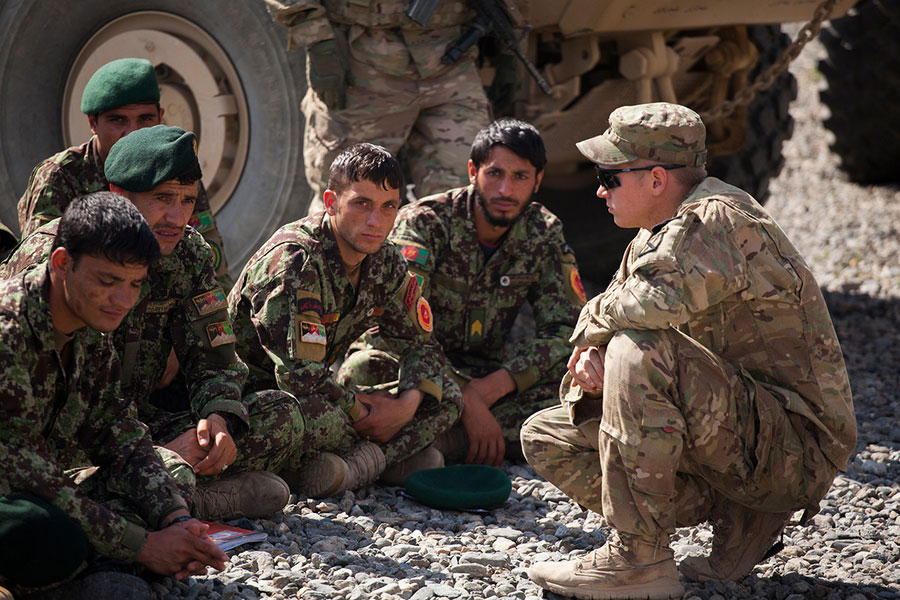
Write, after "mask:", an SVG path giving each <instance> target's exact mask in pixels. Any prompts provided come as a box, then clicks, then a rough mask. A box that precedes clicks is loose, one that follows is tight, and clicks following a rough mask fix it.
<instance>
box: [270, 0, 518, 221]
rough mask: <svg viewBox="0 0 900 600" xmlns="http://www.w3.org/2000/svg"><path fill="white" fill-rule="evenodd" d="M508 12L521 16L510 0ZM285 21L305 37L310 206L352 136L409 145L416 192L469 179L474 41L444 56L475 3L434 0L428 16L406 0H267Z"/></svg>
mask: <svg viewBox="0 0 900 600" xmlns="http://www.w3.org/2000/svg"><path fill="white" fill-rule="evenodd" d="M510 4H511V6H510V8H511V16H512V18H513V19H516V18H520V17H518V12H517V11H516V6H515V5H514V4H513V3H510ZM266 5H267V6H268V8H269V12H270V13H271V14H272V16H273V18H274V19H275V21H276V22H277V23H280V24H281V25H284V26H286V27H288V48H289V49H290V48H297V47H300V46H305V48H306V57H307V58H306V60H307V75H308V77H307V79H308V83H309V87H308V89H307V92H306V96H305V97H304V98H303V103H302V108H303V114H304V115H305V116H306V129H305V134H304V140H303V158H304V163H305V170H306V177H307V180H308V182H309V187H310V188H311V189H312V190H313V205H312V206H311V209H310V214H312V212H314V211H317V210H321V198H322V192H323V191H324V190H323V189H322V186H323V184H324V183H325V182H327V181H328V169H329V166H330V165H331V162H332V161H333V160H334V158H335V157H336V156H337V154H338V153H339V152H340V151H341V150H343V149H344V148H347V147H349V146H350V145H351V144H354V143H357V142H372V143H375V144H380V145H382V146H384V147H385V148H387V149H388V151H390V152H391V153H393V154H394V155H395V156H396V155H397V153H398V152H399V151H400V149H401V147H403V146H404V145H406V147H407V152H406V158H407V162H408V167H409V172H410V174H411V176H412V180H413V182H414V183H415V185H416V195H417V196H419V197H422V196H426V195H430V194H436V193H438V192H442V191H444V190H446V189H448V188H451V187H456V186H459V185H464V184H465V181H466V172H465V168H464V167H465V161H466V151H467V147H466V144H467V143H468V140H471V139H472V138H473V137H474V136H475V133H476V132H477V131H478V130H479V129H481V128H482V127H484V126H485V125H486V124H487V123H488V120H489V114H490V113H489V104H488V100H487V97H486V96H485V93H484V88H483V85H482V82H481V78H480V76H479V74H478V69H477V67H476V65H475V60H474V52H475V51H474V50H473V51H471V52H469V53H467V54H466V55H464V56H463V57H462V58H461V59H460V60H459V61H458V62H457V63H456V64H453V65H446V64H444V63H442V62H441V57H442V56H443V55H444V53H445V52H446V51H447V48H448V47H449V46H451V45H452V44H453V42H455V41H456V40H457V39H459V38H460V36H461V35H462V34H463V33H464V32H465V30H466V28H467V27H468V26H469V25H470V24H471V22H472V20H473V18H474V14H475V13H474V11H473V10H471V9H470V8H468V7H467V6H466V3H465V1H464V0H444V1H442V2H440V3H439V4H438V6H437V8H436V9H435V11H434V14H433V15H432V16H431V19H430V20H429V21H428V23H427V25H426V26H424V27H423V26H422V25H420V24H419V23H417V22H415V21H413V20H412V19H411V18H409V17H408V16H407V15H406V11H407V10H408V9H409V5H410V2H409V0H379V1H377V2H374V1H373V2H364V3H361V2H345V1H338V0H266Z"/></svg>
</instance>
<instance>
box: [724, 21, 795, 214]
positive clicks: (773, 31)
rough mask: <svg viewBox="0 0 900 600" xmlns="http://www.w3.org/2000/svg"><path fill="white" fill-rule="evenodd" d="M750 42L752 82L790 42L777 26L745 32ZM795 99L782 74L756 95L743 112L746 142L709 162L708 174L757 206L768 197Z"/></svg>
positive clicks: (790, 82)
mask: <svg viewBox="0 0 900 600" xmlns="http://www.w3.org/2000/svg"><path fill="white" fill-rule="evenodd" d="M747 34H748V36H749V38H750V41H751V42H753V43H754V44H755V45H756V47H757V48H758V49H759V62H758V63H757V66H756V67H755V68H754V69H753V71H752V72H751V73H750V81H751V82H752V81H754V80H755V79H756V77H757V75H759V73H760V72H762V71H763V70H764V69H766V68H767V67H769V65H771V64H772V63H774V62H775V61H776V60H777V59H778V57H779V56H781V53H782V52H783V51H784V49H785V48H787V46H788V45H789V44H790V38H788V36H787V35H785V34H783V33H781V28H780V27H779V26H778V25H772V26H753V27H748V28H747ZM796 97H797V80H796V79H794V76H793V75H791V73H790V72H788V71H786V72H785V73H783V74H782V75H781V76H780V77H779V78H778V79H777V80H776V81H775V83H774V84H773V85H772V87H770V88H769V89H768V90H766V91H764V92H762V93H760V94H758V95H757V96H756V98H755V99H754V100H753V101H752V102H751V103H750V105H749V106H748V108H747V121H746V125H747V141H746V143H745V144H744V147H743V148H742V149H741V151H740V152H737V153H736V154H730V155H727V156H718V157H715V158H713V159H712V160H711V161H710V164H709V168H708V171H709V174H710V175H712V176H713V177H718V178H719V179H721V180H723V181H725V182H727V183H730V184H731V185H734V186H737V187H739V188H741V189H743V190H745V191H746V192H749V193H750V194H751V195H752V196H753V197H754V198H756V199H757V200H758V201H759V202H765V200H766V198H767V197H768V195H769V180H771V179H772V178H773V177H777V176H778V174H779V173H780V172H781V168H782V167H783V166H784V157H783V156H782V155H781V148H782V146H783V145H784V142H785V140H788V139H790V137H791V134H792V133H793V131H794V119H793V117H791V115H790V113H789V112H788V108H789V107H790V104H791V101H792V100H793V99H794V98H796Z"/></svg>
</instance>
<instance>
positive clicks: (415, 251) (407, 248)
mask: <svg viewBox="0 0 900 600" xmlns="http://www.w3.org/2000/svg"><path fill="white" fill-rule="evenodd" d="M397 246H399V247H400V251H401V252H402V253H403V256H404V257H405V258H406V260H407V261H409V262H411V263H418V264H420V265H424V264H426V263H427V262H428V257H429V256H430V255H431V252H430V251H429V250H428V249H427V248H423V247H422V246H419V245H418V244H411V243H409V242H397Z"/></svg>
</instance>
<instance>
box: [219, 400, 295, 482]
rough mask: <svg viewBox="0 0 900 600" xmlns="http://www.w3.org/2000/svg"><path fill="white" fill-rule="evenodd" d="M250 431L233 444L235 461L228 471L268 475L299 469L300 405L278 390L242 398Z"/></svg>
mask: <svg viewBox="0 0 900 600" xmlns="http://www.w3.org/2000/svg"><path fill="white" fill-rule="evenodd" d="M243 400H244V405H245V406H246V407H247V411H248V412H249V413H250V430H249V431H247V432H246V433H245V434H244V435H242V436H241V437H240V438H239V439H238V440H237V451H238V457H237V460H235V461H234V465H232V468H233V469H234V470H241V471H269V472H270V473H278V472H280V471H282V470H283V469H292V468H293V469H295V468H297V467H299V465H300V463H301V461H302V459H303V456H304V454H306V453H307V452H308V451H309V450H310V449H308V448H306V446H305V442H306V441H307V440H306V422H305V419H304V416H303V414H302V409H301V405H300V402H299V401H298V400H297V398H295V397H294V396H293V395H291V394H289V393H287V392H283V391H281V390H262V391H260V392H255V393H253V394H250V395H248V396H246V397H245V398H244V399H243Z"/></svg>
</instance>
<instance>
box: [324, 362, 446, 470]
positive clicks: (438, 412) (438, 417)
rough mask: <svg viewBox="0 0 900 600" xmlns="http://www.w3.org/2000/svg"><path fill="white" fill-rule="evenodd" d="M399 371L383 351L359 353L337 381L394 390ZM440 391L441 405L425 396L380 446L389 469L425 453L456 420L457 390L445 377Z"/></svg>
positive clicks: (343, 369)
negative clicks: (438, 436) (414, 410)
mask: <svg viewBox="0 0 900 600" xmlns="http://www.w3.org/2000/svg"><path fill="white" fill-rule="evenodd" d="M399 367H400V363H399V361H398V360H397V359H396V358H394V357H393V356H392V355H391V354H389V353H387V352H385V351H383V350H377V349H374V348H367V349H360V350H357V351H355V352H352V353H351V354H348V355H347V358H346V359H344V362H343V364H342V365H341V368H340V370H339V371H338V374H337V376H336V380H337V381H338V383H340V384H341V385H346V386H363V387H365V386H376V385H377V386H379V387H385V386H387V387H391V386H396V384H397V369H398V368H399ZM442 388H443V398H442V400H441V402H436V401H435V400H434V399H433V398H431V397H428V396H426V397H425V399H424V400H423V401H422V404H421V405H420V406H419V409H418V410H417V411H416V414H415V416H414V417H413V420H412V421H410V422H409V423H407V424H406V425H404V426H403V428H401V429H400V431H398V432H397V434H396V435H395V436H394V437H393V438H391V440H390V441H388V442H386V443H384V444H381V447H382V450H383V451H384V456H385V460H386V462H387V465H388V467H390V466H392V465H396V464H397V463H399V462H400V461H403V460H405V459H407V458H409V457H411V456H413V455H414V454H416V453H417V452H419V451H421V450H423V449H425V448H426V447H427V446H429V445H430V444H431V443H432V442H433V441H434V438H435V436H437V435H438V434H440V433H443V432H444V431H447V430H448V429H450V427H451V426H452V425H453V424H454V423H456V421H457V420H458V419H459V407H460V406H462V392H460V390H459V386H457V385H456V384H455V383H454V382H453V380H452V379H450V378H449V375H445V376H444V381H443V385H442Z"/></svg>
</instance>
